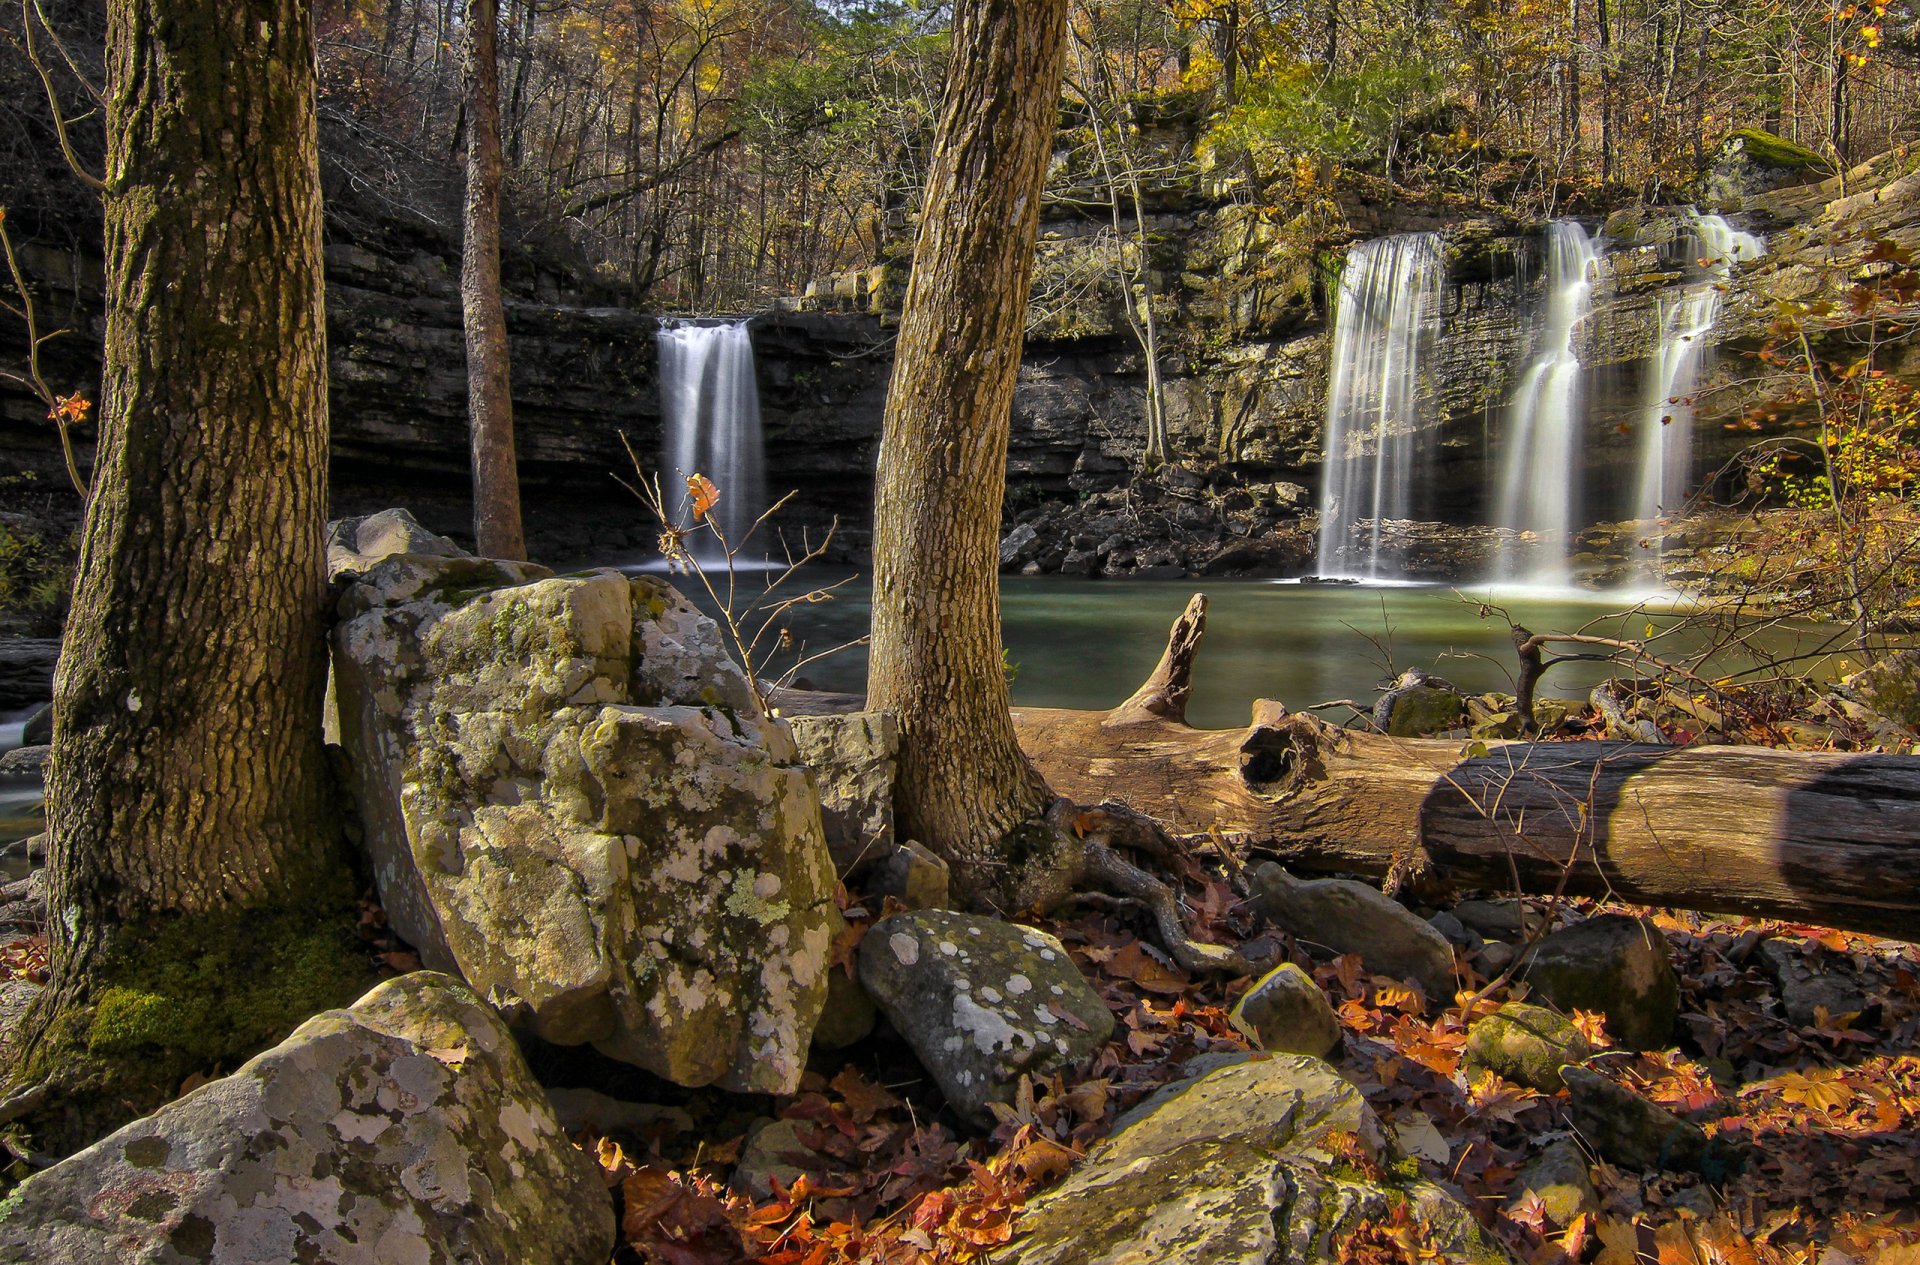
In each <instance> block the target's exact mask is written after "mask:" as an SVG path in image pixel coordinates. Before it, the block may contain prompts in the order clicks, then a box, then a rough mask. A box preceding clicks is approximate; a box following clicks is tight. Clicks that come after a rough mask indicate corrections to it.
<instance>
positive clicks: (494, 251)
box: [460, 0, 527, 560]
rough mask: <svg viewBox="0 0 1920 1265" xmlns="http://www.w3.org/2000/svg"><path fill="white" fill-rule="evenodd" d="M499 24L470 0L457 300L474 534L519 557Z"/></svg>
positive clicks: (490, 10) (492, 6) (496, 554)
mask: <svg viewBox="0 0 1920 1265" xmlns="http://www.w3.org/2000/svg"><path fill="white" fill-rule="evenodd" d="M499 25H500V0H467V21H466V32H465V35H466V71H467V203H466V240H465V244H464V245H463V247H462V248H461V252H460V307H461V311H462V313H463V314H464V316H465V320H466V330H467V413H468V419H469V426H470V427H471V434H472V445H473V534H474V540H475V543H476V545H477V547H478V548H479V551H480V553H481V554H482V555H484V556H486V557H489V558H514V559H521V560H524V559H525V558H526V556H527V546H526V541H525V539H524V538H523V537H522V535H521V531H520V471H519V466H518V463H517V462H516V461H515V460H514V454H513V384H512V381H511V379H510V378H509V376H508V368H507V367H508V361H507V312H506V307H505V305H504V304H503V303H502V302H501V299H500V173H501V163H500V62H499V58H498V56H497V55H496V51H495V44H496V41H497V39H498V35H499Z"/></svg>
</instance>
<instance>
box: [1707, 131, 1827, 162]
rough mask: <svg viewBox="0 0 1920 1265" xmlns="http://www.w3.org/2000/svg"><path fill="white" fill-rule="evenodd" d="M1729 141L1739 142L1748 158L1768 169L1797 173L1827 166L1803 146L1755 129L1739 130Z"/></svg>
mask: <svg viewBox="0 0 1920 1265" xmlns="http://www.w3.org/2000/svg"><path fill="white" fill-rule="evenodd" d="M1729 139H1731V140H1736V141H1739V142H1740V145H1741V148H1742V149H1744V150H1745V151H1746V153H1747V156H1748V157H1750V158H1752V159H1753V160H1754V161H1755V162H1758V163H1761V164H1764V165H1765V166H1768V167H1783V168H1786V169H1789V170H1792V171H1799V170H1802V169H1804V168H1808V167H1821V168H1824V167H1826V166H1828V163H1827V160H1826V159H1824V158H1822V157H1820V155H1818V154H1816V153H1814V152H1813V151H1812V150H1810V149H1808V148H1807V147H1806V146H1805V145H1797V144H1795V143H1794V142H1792V141H1790V140H1788V139H1787V138H1786V137H1784V136H1775V135H1774V134H1773V133H1772V132H1767V131H1762V130H1761V129H1760V128H1757V127H1743V128H1740V129H1739V130H1738V131H1736V132H1734V133H1733V135H1732V136H1731V137H1730V138H1729Z"/></svg>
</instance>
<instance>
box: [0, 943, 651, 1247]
mask: <svg viewBox="0 0 1920 1265" xmlns="http://www.w3.org/2000/svg"><path fill="white" fill-rule="evenodd" d="M613 1242H614V1223H613V1204H612V1201H611V1199H610V1198H609V1196H608V1194H607V1190H606V1184H605V1182H604V1181H602V1180H601V1177H600V1174H599V1172H598V1170H597V1167H596V1165H595V1164H594V1163H593V1162H592V1161H591V1160H590V1159H588V1157H587V1156H586V1154H585V1153H584V1152H582V1151H581V1150H579V1148H577V1147H575V1146H574V1145H573V1144H572V1143H571V1142H569V1141H568V1140H567V1137H566V1135H565V1134H564V1133H562V1132H561V1129H560V1125H559V1123H558V1122H557V1121H556V1120H555V1119H554V1116H553V1111H552V1109H551V1108H550V1107H549V1106H548V1105H547V1099H546V1095H545V1094H544V1093H543V1092H542V1091H541V1088H540V1086H539V1084H538V1082H536V1081H535V1080H534V1079H533V1075H532V1073H530V1072H529V1071H528V1070H527V1066H526V1063H525V1061H524V1060H523V1059H522V1058H521V1057H520V1050H519V1047H518V1046H516V1045H515V1044H514V1041H513V1037H512V1036H511V1034H509V1033H508V1031H507V1029H506V1027H505V1026H504V1025H503V1024H501V1022H500V1020H499V1019H498V1018H497V1017H495V1015H494V1014H493V1012H492V1011H491V1010H489V1009H488V1008H487V1007H486V1006H485V1005H484V1004H482V1003H481V1001H480V999H479V998H477V997H475V996H474V995H473V993H472V992H471V991H469V990H468V989H467V988H466V987H465V986H463V985H461V984H459V983H458V982H457V981H454V980H452V979H449V978H447V977H446V976H443V975H437V974H434V973H432V972H426V971H421V972H416V973H414V974H412V975H408V976H405V977H403V978H401V979H397V980H390V981H388V982H387V983H385V984H382V985H380V986H379V987H378V988H375V989H374V990H373V991H372V992H370V993H368V994H367V995H366V996H365V997H363V998H361V999H360V1000H359V1001H358V1002H356V1003H355V1004H354V1005H353V1006H352V1007H350V1008H348V1009H346V1010H332V1011H328V1012H326V1013H325V1014H321V1015H316V1016H315V1017H314V1018H312V1019H309V1020H308V1021H307V1022H306V1023H304V1024H301V1025H300V1027H299V1028H298V1029H296V1030H295V1031H294V1033H293V1035H292V1036H290V1037H288V1038H287V1039H286V1040H285V1041H284V1042H282V1043H281V1044H280V1045H278V1046H275V1047H274V1048H273V1049H271V1050H268V1051H267V1052H266V1053H264V1054H262V1055H259V1056H258V1057H256V1058H254V1059H251V1060H249V1061H248V1062H247V1063H245V1064H244V1065H242V1066H241V1068H240V1070H239V1071H237V1072H235V1073H234V1074H233V1075H231V1076H227V1077H224V1078H222V1079H220V1080H217V1081H213V1082H210V1083H209V1084H206V1085H202V1086H201V1087H200V1088H198V1089H196V1090H194V1091H193V1092H192V1093H190V1094H188V1095H186V1096H185V1097H184V1098H181V1099H178V1100H177V1101H175V1102H172V1103H169V1104H167V1105H166V1106H165V1107H162V1108H161V1109H160V1110H159V1111H157V1112H155V1113H154V1114H153V1115H151V1116H147V1117H145V1118H143V1119H140V1120H136V1121H134V1122H133V1123H132V1124H130V1125H128V1126H126V1127H125V1128H124V1129H121V1130H120V1131H119V1132H117V1133H114V1134H112V1135H110V1136H108V1137H107V1138H105V1139H103V1140H101V1141H100V1142H97V1143H95V1144H94V1145H93V1146H91V1147H88V1148H87V1149H86V1150H84V1151H82V1152H80V1153H79V1154H77V1155H75V1156H72V1157H71V1158H69V1159H66V1160H64V1161H62V1162H61V1163H59V1164H56V1165H54V1166H53V1167H52V1168H50V1169H48V1170H46V1171H45V1172H43V1173H40V1174H39V1175H37V1176H35V1177H33V1178H31V1179H30V1180H28V1181H27V1182H25V1183H24V1184H23V1185H21V1186H20V1187H19V1188H18V1189H17V1190H15V1191H14V1193H13V1194H12V1195H11V1196H9V1197H8V1199H7V1200H6V1201H5V1203H4V1204H0V1259H5V1260H9V1261H15V1260H18V1261H35V1262H39V1263H40V1265H101V1263H102V1262H108V1261H112V1262H115V1263H116V1265H135V1263H141V1265H145V1263H148V1262H151V1263H152V1265H163V1263H164V1265H179V1263H182V1262H205V1263H207V1265H225V1263H227V1262H246V1263H249V1265H251V1263H252V1262H266V1261H274V1262H280V1261H324V1262H327V1263H328V1265H453V1263H454V1262H472V1263H473V1265H508V1263H509V1262H513V1263H516V1265H518V1263H522V1262H524V1263H526V1265H604V1263H605V1262H606V1260H607V1258H608V1255H609V1253H611V1252H612V1250H613Z"/></svg>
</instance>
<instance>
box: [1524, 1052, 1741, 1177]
mask: <svg viewBox="0 0 1920 1265" xmlns="http://www.w3.org/2000/svg"><path fill="white" fill-rule="evenodd" d="M1560 1076H1561V1078H1562V1079H1563V1080H1565V1081H1566V1085H1567V1094H1568V1097H1569V1105H1568V1111H1567V1114H1568V1118H1569V1119H1570V1120H1571V1121H1572V1122H1573V1127H1574V1128H1575V1129H1576V1130H1578V1131H1579V1133H1580V1136H1581V1138H1582V1139H1584V1140H1585V1141H1586V1143H1587V1145H1589V1146H1591V1147H1592V1148H1593V1149H1594V1150H1595V1151H1597V1152H1599V1153H1600V1155H1601V1157H1602V1158H1604V1159H1606V1160H1608V1161H1609V1162H1611V1163H1614V1164H1617V1165H1619V1166H1620V1167H1621V1168H1630V1169H1638V1170H1641V1171H1648V1170H1653V1169H1666V1170H1669V1171H1672V1172H1677V1173H1700V1174H1702V1175H1703V1176H1705V1177H1706V1178H1707V1179H1708V1180H1709V1181H1724V1180H1726V1179H1727V1178H1728V1177H1731V1176H1733V1175H1734V1174H1735V1173H1737V1172H1738V1171H1739V1170H1740V1167H1741V1165H1742V1163H1743V1161H1744V1158H1745V1156H1744V1154H1743V1152H1742V1150H1741V1149H1740V1148H1738V1147H1735V1146H1729V1145H1727V1144H1725V1143H1723V1142H1721V1140H1720V1139H1718V1138H1711V1139H1710V1138H1708V1137H1707V1133H1706V1130H1704V1129H1702V1128H1701V1127H1700V1126H1699V1125H1697V1124H1693V1123H1690V1122H1689V1121H1686V1120H1682V1119H1681V1118H1680V1117H1678V1116H1676V1115H1674V1114H1673V1113H1672V1112H1671V1111H1668V1110H1667V1109H1666V1108H1665V1107H1662V1106H1660V1105H1659V1104H1658V1103H1655V1102H1650V1101H1649V1100H1647V1099H1645V1098H1643V1097H1641V1096H1640V1095H1639V1094H1636V1093H1634V1092H1633V1091H1632V1090H1630V1089H1628V1088H1626V1087H1625V1086H1624V1085H1619V1084H1616V1083H1615V1082H1613V1081H1610V1080H1608V1079H1607V1078H1606V1077H1604V1076H1602V1075H1600V1074H1599V1073H1598V1072H1595V1071H1592V1070H1590V1069H1588V1068H1584V1067H1567V1068H1562V1069H1561V1071H1560Z"/></svg>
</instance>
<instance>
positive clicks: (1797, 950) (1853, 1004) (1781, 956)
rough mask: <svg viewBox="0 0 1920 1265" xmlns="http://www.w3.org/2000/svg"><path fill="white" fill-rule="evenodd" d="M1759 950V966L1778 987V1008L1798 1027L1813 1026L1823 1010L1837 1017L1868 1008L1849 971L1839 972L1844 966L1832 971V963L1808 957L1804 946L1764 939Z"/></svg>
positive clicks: (1834, 1017)
mask: <svg viewBox="0 0 1920 1265" xmlns="http://www.w3.org/2000/svg"><path fill="white" fill-rule="evenodd" d="M1759 952H1760V964H1761V966H1762V967H1763V968H1764V969H1765V970H1766V972H1767V974H1768V975H1770V976H1771V977H1772V978H1773V982H1774V984H1775V986H1776V987H1778V988H1779V990H1780V1005H1781V1008H1782V1009H1784V1010H1785V1011H1786V1012H1787V1018H1788V1019H1789V1020H1791V1021H1792V1022H1793V1023H1795V1024H1798V1025H1799V1026H1800V1027H1803V1028H1810V1027H1812V1026H1813V1025H1814V1024H1815V1023H1816V1022H1817V1021H1818V1020H1819V1012H1820V1011H1822V1010H1824V1011H1826V1012H1827V1015H1828V1017H1829V1018H1831V1019H1839V1018H1840V1017H1841V1016H1843V1015H1852V1014H1858V1013H1859V1012H1860V1011H1862V1010H1865V1009H1866V1008H1867V996H1866V994H1865V993H1863V992H1862V991H1861V990H1860V988H1859V986H1858V985H1857V984H1855V983H1854V982H1853V981H1852V980H1851V979H1849V978H1848V975H1849V974H1851V972H1850V971H1848V972H1846V973H1842V970H1844V968H1842V970H1835V969H1832V964H1831V963H1823V962H1822V961H1821V959H1819V958H1810V957H1808V956H1807V953H1806V951H1805V949H1804V948H1803V946H1801V945H1798V944H1794V943H1792V942H1790V941H1787V940H1764V941H1762V942H1761V944H1760V950H1759Z"/></svg>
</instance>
